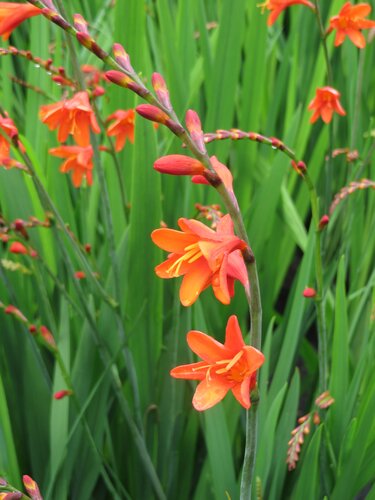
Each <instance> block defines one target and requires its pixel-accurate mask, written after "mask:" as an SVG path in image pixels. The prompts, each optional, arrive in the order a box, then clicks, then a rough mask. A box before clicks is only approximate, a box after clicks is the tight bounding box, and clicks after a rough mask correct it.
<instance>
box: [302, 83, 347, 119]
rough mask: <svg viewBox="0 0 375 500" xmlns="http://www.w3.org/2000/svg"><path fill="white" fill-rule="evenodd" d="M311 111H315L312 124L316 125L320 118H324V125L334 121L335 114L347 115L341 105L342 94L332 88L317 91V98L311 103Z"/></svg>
mask: <svg viewBox="0 0 375 500" xmlns="http://www.w3.org/2000/svg"><path fill="white" fill-rule="evenodd" d="M309 109H310V110H313V111H314V113H313V115H312V117H311V118H310V122H311V123H315V122H316V120H317V119H318V118H319V117H321V118H322V120H323V121H324V123H329V122H330V121H331V120H332V115H333V113H338V114H339V115H343V116H344V115H346V112H345V110H344V108H343V107H342V106H341V103H340V92H338V91H337V90H335V89H333V88H332V87H322V88H320V89H316V96H315V97H314V99H313V100H312V101H311V102H310V104H309Z"/></svg>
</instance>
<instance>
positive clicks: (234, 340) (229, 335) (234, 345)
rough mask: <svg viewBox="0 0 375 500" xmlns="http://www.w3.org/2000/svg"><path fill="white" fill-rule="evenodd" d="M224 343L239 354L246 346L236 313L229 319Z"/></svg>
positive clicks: (232, 351)
mask: <svg viewBox="0 0 375 500" xmlns="http://www.w3.org/2000/svg"><path fill="white" fill-rule="evenodd" d="M224 345H225V347H226V348H227V349H228V350H229V351H231V353H232V354H233V353H234V354H237V353H238V352H239V351H241V350H242V348H243V347H244V346H245V342H244V341H243V337H242V332H241V328H240V325H239V323H238V319H237V316H235V315H234V314H233V315H232V316H230V318H229V319H228V323H227V327H226V330H225V344H224Z"/></svg>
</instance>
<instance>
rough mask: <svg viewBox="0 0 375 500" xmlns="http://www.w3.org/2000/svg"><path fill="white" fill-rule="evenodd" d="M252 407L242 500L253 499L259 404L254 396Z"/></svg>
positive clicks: (247, 416)
mask: <svg viewBox="0 0 375 500" xmlns="http://www.w3.org/2000/svg"><path fill="white" fill-rule="evenodd" d="M251 399H252V406H251V408H250V410H247V412H246V446H245V454H244V459H243V466H242V477H241V486H240V500H250V499H251V489H252V480H253V475H254V466H255V457H256V450H257V437H258V402H257V401H254V396H253V395H252V397H251Z"/></svg>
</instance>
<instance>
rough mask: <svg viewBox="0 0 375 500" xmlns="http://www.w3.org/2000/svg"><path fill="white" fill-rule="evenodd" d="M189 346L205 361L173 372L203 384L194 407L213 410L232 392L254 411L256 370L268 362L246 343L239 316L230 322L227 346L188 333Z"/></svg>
mask: <svg viewBox="0 0 375 500" xmlns="http://www.w3.org/2000/svg"><path fill="white" fill-rule="evenodd" d="M187 343H188V344H189V347H190V349H191V350H192V351H193V352H195V353H196V354H198V356H199V357H200V358H202V360H203V361H199V362H198V363H191V364H189V365H181V366H177V367H176V368H173V369H172V370H171V372H170V373H171V375H172V377H175V378H183V379H188V380H200V381H201V382H200V384H199V385H198V387H197V389H196V391H195V394H194V397H193V406H194V408H195V409H196V410H198V411H203V410H207V409H208V408H211V407H212V406H214V405H216V404H217V403H219V402H220V401H221V400H222V399H223V398H224V396H225V395H226V393H227V392H228V391H229V390H231V391H232V392H233V395H234V397H235V398H236V399H237V401H238V402H239V403H240V404H241V405H242V406H243V407H244V408H246V409H248V408H250V406H251V401H250V391H251V390H252V389H253V388H254V387H255V385H256V371H257V370H258V368H260V367H261V366H262V364H263V363H264V355H263V354H262V353H261V352H260V351H258V350H257V349H255V348H254V347H251V346H249V345H246V344H245V343H244V341H243V338H242V333H241V330H240V327H239V324H238V320H237V317H236V316H234V315H233V316H231V317H230V318H229V320H228V323H227V328H226V332H225V343H224V344H221V343H220V342H218V341H217V340H215V339H214V338H212V337H209V336H208V335H206V334H205V333H202V332H198V331H196V330H192V331H190V332H189V333H188V334H187Z"/></svg>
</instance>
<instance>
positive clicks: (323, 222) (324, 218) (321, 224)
mask: <svg viewBox="0 0 375 500" xmlns="http://www.w3.org/2000/svg"><path fill="white" fill-rule="evenodd" d="M328 222H329V217H328V215H323V216H322V218H321V219H320V221H319V226H318V229H319V231H322V230H323V229H324V228H325V227H326V225H327V224H328Z"/></svg>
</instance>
